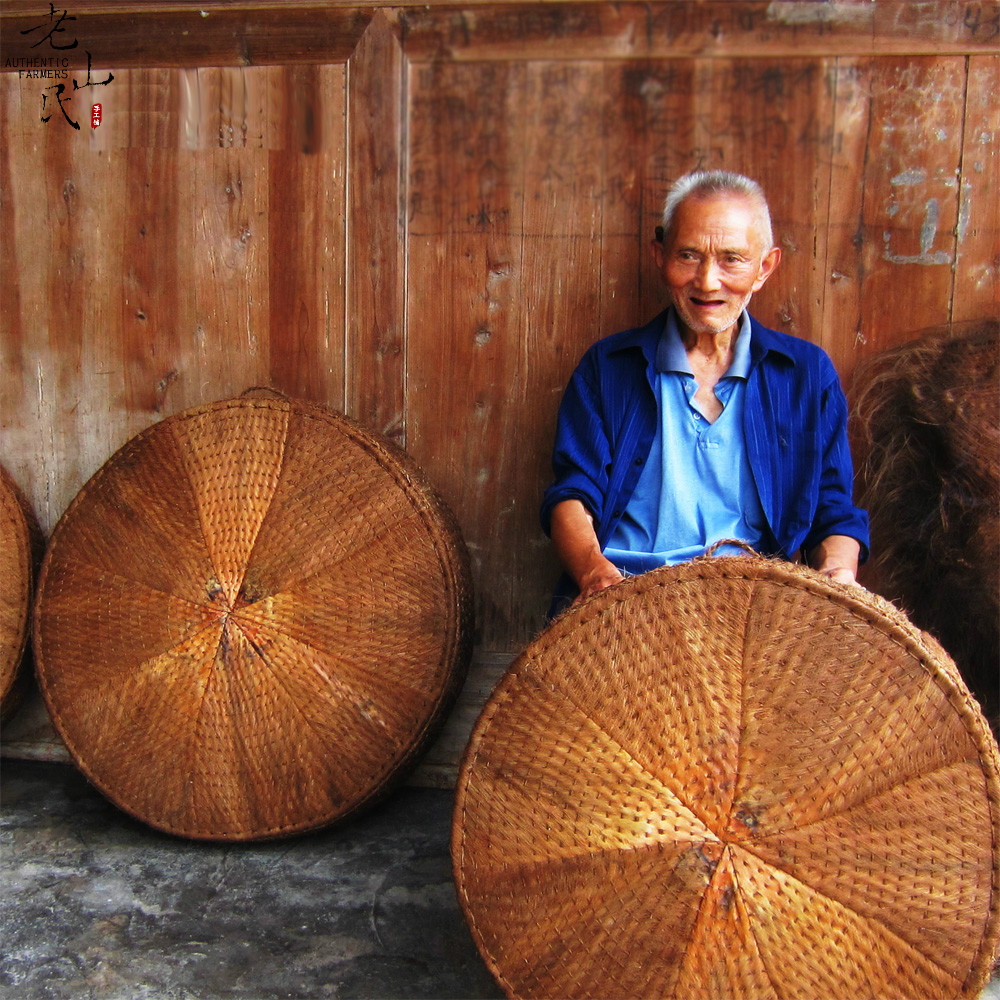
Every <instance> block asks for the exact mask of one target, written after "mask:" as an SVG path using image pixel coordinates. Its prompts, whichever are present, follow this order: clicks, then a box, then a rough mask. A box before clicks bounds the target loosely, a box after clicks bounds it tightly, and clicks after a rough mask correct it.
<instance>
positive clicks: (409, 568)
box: [34, 392, 472, 840]
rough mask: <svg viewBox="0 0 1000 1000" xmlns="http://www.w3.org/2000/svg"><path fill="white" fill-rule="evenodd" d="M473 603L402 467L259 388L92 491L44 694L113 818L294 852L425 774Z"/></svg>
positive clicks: (127, 460) (418, 481) (56, 587)
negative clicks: (312, 834)
mask: <svg viewBox="0 0 1000 1000" xmlns="http://www.w3.org/2000/svg"><path fill="white" fill-rule="evenodd" d="M471 607H472V605H471V584H470V577H469V566H468V555H467V553H466V550H465V546H464V544H463V542H462V539H461V536H460V533H459V530H458V528H457V525H456V523H455V521H454V518H453V516H452V515H451V513H450V512H449V510H448V508H447V507H446V505H445V504H444V503H443V501H442V500H441V499H440V497H439V496H438V495H437V494H436V493H435V492H434V491H433V490H432V488H431V487H430V486H429V484H428V483H427V482H426V481H425V479H424V477H423V476H422V474H421V473H420V471H419V470H418V469H417V467H416V466H415V464H414V463H413V462H412V461H411V460H410V459H409V458H408V457H407V456H406V455H405V454H404V453H403V452H402V451H401V450H399V449H398V448H396V447H394V446H393V445H392V444H391V443H389V442H387V441H385V440H383V439H381V438H380V437H379V436H377V435H374V434H372V433H370V432H368V431H366V430H364V429H362V428H361V427H359V426H358V425H356V424H355V423H354V422H352V421H350V420H348V419H347V418H346V417H344V416H341V415H339V414H336V413H334V412H332V411H330V410H328V409H325V408H322V407H319V406H315V405H309V404H305V403H299V402H293V401H290V400H287V399H285V398H284V397H279V396H277V395H275V394H267V393H260V392H255V393H250V394H245V395H244V396H242V397H239V398H237V399H231V400H225V401H222V402H219V403H215V404H211V405H207V406H203V407H199V408H196V409H192V410H189V411H186V412H184V413H181V414H179V415H177V416H174V417H170V418H168V419H166V420H163V421H162V422H160V423H158V424H155V425H154V426H152V427H151V428H149V429H147V430H146V431H144V432H143V433H141V434H139V435H138V436H137V437H134V438H133V439H132V440H131V441H129V442H128V443H127V444H126V445H125V446H124V447H122V448H121V449H120V450H119V451H118V452H116V453H115V454H114V455H113V456H112V457H111V458H110V459H109V460H108V462H106V463H105V465H104V467H103V468H102V469H100V470H99V471H98V473H97V474H96V475H95V476H94V477H93V478H92V479H91V480H90V481H89V482H88V483H87V484H86V485H85V486H84V488H83V489H82V490H81V491H80V493H79V495H78V496H77V497H76V499H75V500H74V501H73V503H72V504H71V506H70V507H69V509H68V510H67V512H66V513H65V514H64V515H63V517H62V518H61V519H60V522H59V524H58V525H57V527H56V530H55V532H54V535H53V538H52V541H51V544H50V546H49V550H48V552H47V554H46V558H45V561H44V564H43V567H42V573H41V578H40V581H39V593H38V600H37V610H36V615H35V626H34V642H35V650H36V657H37V668H38V676H39V682H40V686H41V688H42V693H43V695H44V698H45V702H46V705H47V707H48V709H49V712H50V714H51V716H52V719H53V722H54V724H55V726H56V728H57V730H58V731H59V733H60V735H61V736H62V738H63V740H64V741H65V743H66V745H67V747H68V749H69V751H70V753H71V754H72V756H73V758H74V760H75V761H76V763H77V764H78V765H79V767H80V768H81V770H83V772H84V773H85V774H86V775H87V777H88V778H89V779H90V780H91V781H92V782H93V783H94V784H95V785H96V786H97V787H98V788H99V789H100V790H101V791H102V792H104V794H105V795H107V796H108V797H109V798H110V799H111V800H112V801H113V802H115V803H116V804H117V805H118V806H120V807H121V808H122V809H124V810H126V811H127V812H129V813H131V814H132V815H133V816H136V817H137V818H139V819H141V820H143V821H144V822H146V823H148V824H150V825H152V826H154V827H157V828H159V829H162V830H165V831H168V832H170V833H174V834H177V835H181V836H186V837H192V838H202V839H208V840H251V839H263V838H271V837H279V836H285V835H289V834H292V833H297V832H301V831H305V830H311V829H316V828H318V827H321V826H325V825H328V824H330V823H333V822H334V821H337V820H341V819H343V818H344V817H345V816H347V815H349V814H351V813H353V812H355V811H356V810H358V809H359V808H360V807H362V806H364V805H366V804H368V803H369V802H371V801H372V800H373V798H375V797H376V796H378V795H380V794H382V793H383V792H384V791H385V790H386V789H387V788H388V787H389V786H390V785H391V783H393V782H395V781H396V780H398V778H399V777H400V776H401V775H402V774H403V773H404V770H405V769H406V768H407V767H408V766H409V765H410V764H411V763H413V762H415V760H416V759H417V756H418V754H419V753H420V752H421V751H422V749H423V748H424V747H425V746H426V743H427V741H428V740H429V738H430V737H431V736H432V735H434V733H435V732H436V731H437V729H438V727H439V725H440V723H441V722H442V721H443V718H444V715H445V713H446V712H447V711H448V709H449V707H450V705H451V704H452V701H453V699H454V696H455V695H456V693H457V690H458V687H459V686H460V684H461V681H462V678H463V676H464V673H465V670H466V667H467V664H468V658H469V653H470V648H471V645H470V644H471V624H472V622H471V615H472V611H471Z"/></svg>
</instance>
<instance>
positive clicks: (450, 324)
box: [406, 63, 526, 649]
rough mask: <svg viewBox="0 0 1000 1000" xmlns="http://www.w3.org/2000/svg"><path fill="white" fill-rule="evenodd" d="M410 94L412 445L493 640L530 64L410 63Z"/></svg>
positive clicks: (511, 451)
mask: <svg viewBox="0 0 1000 1000" xmlns="http://www.w3.org/2000/svg"><path fill="white" fill-rule="evenodd" d="M409 95H410V100H409V107H408V123H407V125H408V135H409V138H410V149H409V152H410V157H409V163H410V166H409V171H410V180H409V191H410V198H409V214H410V221H409V244H408V255H407V274H406V280H407V328H408V356H407V402H406V405H407V414H408V436H407V444H408V449H409V451H410V452H411V453H412V454H413V455H414V457H415V458H416V459H417V461H418V462H420V463H421V465H422V466H423V467H424V468H425V469H426V470H427V471H428V473H429V474H430V476H431V478H432V479H433V480H434V482H435V483H436V484H437V485H438V486H439V487H440V488H441V490H442V492H443V494H444V496H445V499H446V500H447V501H448V503H449V504H450V505H451V506H452V508H453V509H454V510H455V512H456V514H457V516H458V519H459V523H460V526H461V528H462V531H463V534H464V537H465V540H466V543H467V544H468V546H469V550H470V554H471V557H472V563H473V573H474V579H475V584H476V595H477V626H478V629H479V642H480V643H481V644H483V645H484V646H485V648H488V649H490V648H498V645H497V644H500V643H509V642H510V636H511V634H512V627H511V621H512V614H513V602H514V600H515V595H514V582H515V580H516V575H517V574H516V560H517V555H516V549H517V548H518V547H519V546H520V545H521V544H522V542H521V540H520V539H519V538H518V541H517V543H516V545H512V544H511V542H512V539H514V538H517V537H518V536H517V533H516V531H515V530H514V526H515V524H516V517H515V513H516V511H517V507H518V499H519V498H518V497H517V496H516V495H515V484H516V482H517V475H518V473H517V469H518V466H520V464H521V463H522V462H523V461H524V458H525V456H524V455H522V453H521V450H520V448H519V447H518V441H519V436H520V423H519V416H518V415H519V412H520V409H521V404H522V402H523V398H524V371H523V361H522V352H523V327H522V322H523V321H522V318H521V316H522V309H523V306H522V302H521V295H522V294H523V287H524V278H523V268H524V262H523V248H522V238H521V233H522V231H523V203H524V197H525V193H524V186H523V169H524V156H525V149H524V139H523V130H522V126H521V124H520V122H521V118H522V115H523V112H524V108H525V107H526V105H525V103H524V96H525V84H524V68H523V67H522V66H519V65H511V64H507V63H492V64H489V63H487V64H471V65H461V66H456V65H449V64H430V65H427V66H421V67H415V68H414V69H413V70H412V71H411V73H410V76H409ZM499 648H503V647H502V646H501V647H499Z"/></svg>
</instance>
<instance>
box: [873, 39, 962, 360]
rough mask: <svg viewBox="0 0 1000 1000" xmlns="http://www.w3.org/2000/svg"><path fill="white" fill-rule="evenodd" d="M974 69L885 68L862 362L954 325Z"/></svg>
mask: <svg viewBox="0 0 1000 1000" xmlns="http://www.w3.org/2000/svg"><path fill="white" fill-rule="evenodd" d="M965 76H966V74H965V60H964V59H963V58H961V57H948V58H943V59H935V58H933V57H920V58H914V59H906V60H900V59H884V60H879V61H878V63H877V67H876V70H875V73H874V74H873V76H872V87H871V103H872V128H871V133H870V139H869V145H868V149H867V150H866V157H865V165H866V169H865V178H864V185H865V199H864V216H863V219H862V241H863V242H862V245H861V248H860V252H861V264H862V267H863V269H864V275H865V279H864V283H863V286H862V293H863V294H862V299H861V305H862V322H861V327H862V331H863V353H862V356H867V355H871V354H874V353H878V352H879V351H882V350H885V349H886V348H889V347H892V346H894V345H895V344H898V343H901V342H903V341H905V340H909V339H912V338H913V337H914V336H916V335H917V333H918V332H919V331H920V330H924V329H926V328H928V327H932V326H940V325H942V324H945V323H947V322H948V320H949V319H950V316H951V308H952V283H953V282H952V272H953V268H954V267H955V263H956V259H955V254H956V235H955V234H956V226H957V223H958V207H959V194H960V187H959V173H960V167H961V161H962V123H961V118H960V117H956V115H955V109H956V108H963V107H964V103H965V101H964V90H965Z"/></svg>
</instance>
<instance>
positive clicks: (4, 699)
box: [0, 467, 35, 718]
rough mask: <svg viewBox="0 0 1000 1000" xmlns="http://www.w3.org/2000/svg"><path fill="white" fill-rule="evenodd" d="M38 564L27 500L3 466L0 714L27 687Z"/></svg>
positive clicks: (0, 501) (6, 712)
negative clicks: (26, 658)
mask: <svg viewBox="0 0 1000 1000" xmlns="http://www.w3.org/2000/svg"><path fill="white" fill-rule="evenodd" d="M34 568H35V567H34V564H33V559H32V538H31V523H30V521H29V517H28V514H27V513H26V507H25V501H24V499H23V498H22V496H21V495H20V493H19V492H18V489H17V487H16V485H15V484H14V481H13V480H12V479H11V478H10V475H9V474H8V473H7V470H6V469H4V468H2V467H0V718H7V717H8V716H9V715H10V714H11V713H12V712H13V711H14V710H15V709H16V708H17V706H18V703H19V702H20V699H21V694H22V692H23V688H24V678H25V676H26V673H25V671H24V669H23V660H24V650H25V644H26V642H27V638H28V618H29V615H30V612H31V599H32V587H33V584H34Z"/></svg>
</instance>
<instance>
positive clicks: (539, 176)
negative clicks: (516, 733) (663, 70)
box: [494, 62, 638, 642]
mask: <svg viewBox="0 0 1000 1000" xmlns="http://www.w3.org/2000/svg"><path fill="white" fill-rule="evenodd" d="M615 70H616V68H613V67H610V66H607V65H606V64H602V63H600V62H577V63H557V62H540V63H529V64H528V65H527V67H526V80H525V85H526V90H525V99H526V100H525V109H524V111H523V112H521V115H520V118H521V122H522V124H523V128H524V148H525V157H524V195H525V197H524V221H523V230H524V234H525V236H524V244H523V246H524V249H523V268H522V272H521V293H520V297H521V301H522V303H523V324H524V331H523V338H524V359H523V363H522V368H523V372H524V393H523V396H522V397H521V398H520V399H518V400H517V401H516V402H515V401H512V405H517V406H518V408H519V413H518V420H519V427H518V434H517V440H518V444H519V446H518V453H519V455H520V456H521V457H520V461H519V462H518V463H516V464H515V465H514V467H513V468H512V470H511V471H512V473H513V476H514V479H513V481H512V484H511V485H512V491H511V492H512V498H513V499H512V501H511V506H512V508H513V510H512V512H511V526H510V527H511V530H512V531H513V532H514V533H515V537H517V538H519V539H521V541H520V544H518V545H517V546H516V547H514V548H513V550H511V548H510V547H508V546H504V547H503V548H504V550H505V551H506V552H508V553H509V555H510V557H511V558H512V559H513V560H514V563H515V567H516V570H515V577H514V587H513V590H512V606H511V614H512V617H511V621H510V633H511V635H512V636H515V637H516V638H517V639H518V641H521V642H524V641H527V640H528V639H529V638H530V636H531V635H532V634H533V633H535V632H536V631H537V630H538V628H539V627H540V625H541V623H542V619H543V616H544V614H545V612H546V611H547V610H548V606H549V603H550V600H551V594H552V587H553V585H554V584H555V582H556V579H557V577H558V573H559V567H558V564H557V562H556V560H555V558H554V555H553V553H552V551H551V546H550V545H549V543H548V541H547V539H546V538H545V537H544V535H543V534H542V532H541V530H540V528H539V523H538V508H539V505H540V502H541V494H542V490H543V489H544V487H545V486H546V485H547V483H548V481H549V479H550V478H551V454H552V442H553V436H554V432H555V420H556V411H557V408H558V404H559V401H560V399H561V397H562V393H563V390H564V389H565V386H566V381H567V379H568V377H569V374H570V372H571V371H572V369H573V367H574V366H575V365H576V363H577V361H578V360H579V358H580V356H581V355H582V354H583V352H584V351H585V350H586V349H587V347H589V346H590V344H592V343H593V342H594V341H596V340H598V339H599V338H600V337H602V336H604V335H606V334H609V333H613V332H614V327H616V326H617V323H618V322H620V321H619V319H618V317H619V315H621V311H620V308H619V306H618V304H617V303H615V302H612V303H610V304H609V306H608V308H607V309H605V301H604V298H605V294H607V293H608V292H609V290H610V289H614V288H616V287H620V285H621V284H622V282H623V281H625V280H628V281H630V282H631V283H632V284H633V285H634V279H633V277H632V275H633V268H632V267H629V264H632V265H634V263H635V254H636V237H635V226H636V217H635V210H636V208H637V206H638V199H637V198H636V197H635V196H634V195H635V186H634V183H631V182H630V177H631V176H632V172H633V171H634V163H633V162H632V161H631V159H630V158H629V157H626V158H623V159H619V158H618V155H617V154H618V153H619V152H620V151H621V150H622V146H626V147H627V145H628V140H627V139H626V138H623V137H622V129H621V128H619V127H617V125H616V122H615V119H616V112H617V103H616V102H615V100H614V97H616V96H618V83H619V74H618V72H617V71H615ZM615 140H619V141H618V142H615ZM619 143H620V144H619ZM609 191H615V192H616V196H615V197H614V198H610V199H609V197H608V195H609ZM629 194H632V195H633V197H632V198H631V199H630V198H629V197H628V195H629ZM623 267H624V268H626V271H625V273H624V274H623V273H622V268H623ZM628 300H629V302H630V304H633V305H634V302H635V289H634V287H633V289H631V290H630V292H629V294H628ZM494 544H496V543H494Z"/></svg>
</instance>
